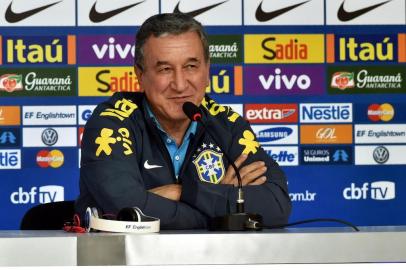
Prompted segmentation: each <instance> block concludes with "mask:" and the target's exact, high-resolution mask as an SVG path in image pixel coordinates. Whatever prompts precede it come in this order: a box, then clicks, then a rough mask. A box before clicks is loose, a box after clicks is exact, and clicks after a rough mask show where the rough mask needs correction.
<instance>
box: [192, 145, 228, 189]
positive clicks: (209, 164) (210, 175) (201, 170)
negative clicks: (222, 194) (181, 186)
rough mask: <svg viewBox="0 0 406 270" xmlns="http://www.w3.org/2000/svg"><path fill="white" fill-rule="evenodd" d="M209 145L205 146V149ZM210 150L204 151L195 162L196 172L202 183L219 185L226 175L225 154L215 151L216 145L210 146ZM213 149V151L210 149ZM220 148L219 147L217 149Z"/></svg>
mask: <svg viewBox="0 0 406 270" xmlns="http://www.w3.org/2000/svg"><path fill="white" fill-rule="evenodd" d="M204 146H206V147H207V145H205V144H203V147H202V148H203V149H204V148H206V147H204ZM210 146H211V147H207V148H209V149H204V150H202V151H201V152H200V153H199V154H198V156H197V157H196V158H195V159H194V160H193V164H194V165H195V167H196V172H197V174H198V175H199V179H200V181H202V182H206V183H212V184H218V183H220V181H221V180H222V179H223V177H224V174H225V169H224V163H223V154H221V153H218V152H216V151H214V145H213V144H210ZM210 148H212V149H210ZM217 148H218V147H217Z"/></svg>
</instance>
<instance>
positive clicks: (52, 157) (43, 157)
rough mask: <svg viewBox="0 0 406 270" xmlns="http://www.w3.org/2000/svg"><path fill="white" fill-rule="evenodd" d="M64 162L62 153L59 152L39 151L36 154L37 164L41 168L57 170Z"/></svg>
mask: <svg viewBox="0 0 406 270" xmlns="http://www.w3.org/2000/svg"><path fill="white" fill-rule="evenodd" d="M63 162H64V156H63V153H62V152H61V151H59V150H56V149H54V150H51V151H48V150H41V151H39V152H38V154H37V164H38V166H40V167H41V168H48V167H49V166H50V167H52V168H59V167H61V166H62V164H63Z"/></svg>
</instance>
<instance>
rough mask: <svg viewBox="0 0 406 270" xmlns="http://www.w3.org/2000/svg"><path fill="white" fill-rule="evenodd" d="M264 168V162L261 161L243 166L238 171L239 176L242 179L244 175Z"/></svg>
mask: <svg viewBox="0 0 406 270" xmlns="http://www.w3.org/2000/svg"><path fill="white" fill-rule="evenodd" d="M263 167H266V166H265V162H263V161H255V162H252V163H250V164H248V165H245V166H244V167H242V168H241V169H240V170H239V171H240V175H241V177H244V176H245V175H246V174H248V173H251V172H253V171H255V170H259V169H261V168H263Z"/></svg>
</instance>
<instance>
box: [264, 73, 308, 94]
mask: <svg viewBox="0 0 406 270" xmlns="http://www.w3.org/2000/svg"><path fill="white" fill-rule="evenodd" d="M281 73H282V71H281V69H280V68H275V72H274V74H270V75H268V78H266V77H265V76H264V75H262V74H261V75H259V76H258V79H259V81H260V82H261V85H262V87H263V88H264V89H265V90H269V89H270V88H271V87H272V88H274V89H276V90H280V89H288V90H290V89H292V88H294V87H295V86H296V87H298V88H299V89H301V90H306V89H308V88H309V87H310V85H311V79H310V77H309V76H307V75H306V74H301V75H299V76H297V75H291V76H289V75H284V74H281Z"/></svg>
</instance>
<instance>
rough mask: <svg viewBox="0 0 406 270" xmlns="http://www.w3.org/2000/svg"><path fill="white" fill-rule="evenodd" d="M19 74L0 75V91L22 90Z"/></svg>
mask: <svg viewBox="0 0 406 270" xmlns="http://www.w3.org/2000/svg"><path fill="white" fill-rule="evenodd" d="M22 81H23V80H22V76H21V74H4V75H1V76H0V91H7V92H9V93H11V92H14V91H19V90H23V83H22Z"/></svg>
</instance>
